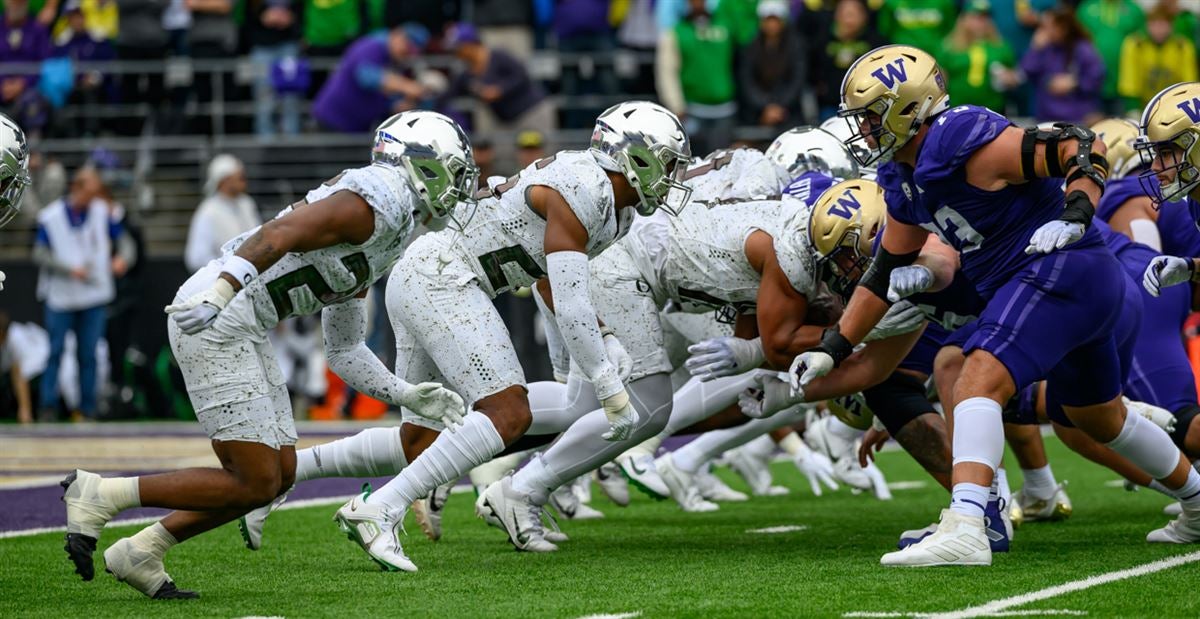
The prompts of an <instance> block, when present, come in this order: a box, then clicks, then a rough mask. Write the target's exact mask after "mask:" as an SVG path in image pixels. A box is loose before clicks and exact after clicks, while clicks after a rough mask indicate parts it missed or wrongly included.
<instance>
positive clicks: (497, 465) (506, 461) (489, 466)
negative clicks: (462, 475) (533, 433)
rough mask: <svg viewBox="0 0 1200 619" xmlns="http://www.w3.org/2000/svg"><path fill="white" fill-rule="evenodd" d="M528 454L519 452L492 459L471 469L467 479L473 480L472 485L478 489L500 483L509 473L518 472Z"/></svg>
mask: <svg viewBox="0 0 1200 619" xmlns="http://www.w3.org/2000/svg"><path fill="white" fill-rule="evenodd" d="M526 453H528V452H524V451H521V452H517V453H512V454H508V455H507V456H500V457H499V458H492V459H491V460H489V461H487V462H484V463H483V464H480V465H479V466H477V467H475V468H473V469H471V472H470V473H468V474H467V477H469V478H471V485H472V486H475V487H476V488H487V487H488V486H490V485H492V484H494V483H496V482H498V481H500V479H501V478H502V477H504V476H505V475H506V474H507V473H508V472H509V471H513V470H516V468H517V467H518V466H520V464H521V458H523V457H524V456H525V454H526Z"/></svg>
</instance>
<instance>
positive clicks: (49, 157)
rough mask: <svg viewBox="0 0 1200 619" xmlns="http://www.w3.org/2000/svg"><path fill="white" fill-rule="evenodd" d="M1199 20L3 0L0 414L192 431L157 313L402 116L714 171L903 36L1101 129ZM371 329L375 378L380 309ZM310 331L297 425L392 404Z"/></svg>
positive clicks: (675, 7) (1165, 3)
mask: <svg viewBox="0 0 1200 619" xmlns="http://www.w3.org/2000/svg"><path fill="white" fill-rule="evenodd" d="M1198 13H1200V0H1083V1H1082V2H1079V3H1075V2H1061V3H1056V2H1055V0H965V1H963V2H960V1H959V0H119V1H118V0H4V1H3V15H2V17H0V110H2V111H3V112H4V113H6V114H8V115H9V116H11V117H12V118H14V119H15V120H16V121H17V122H18V123H20V124H21V126H22V127H24V128H25V131H26V133H27V134H28V136H29V139H30V147H31V153H32V158H31V172H32V175H33V178H34V186H33V187H32V188H31V189H30V190H29V191H28V192H27V193H26V196H25V203H24V205H23V207H22V217H21V218H20V219H18V220H17V221H15V222H13V223H12V224H10V225H9V226H8V228H6V229H4V230H0V268H2V269H3V270H4V271H5V272H6V273H8V274H9V280H8V282H7V283H6V285H5V290H4V291H3V292H0V420H16V421H21V422H36V421H53V420H66V419H73V420H84V419H108V418H112V419H121V418H144V417H165V418H188V417H189V416H190V415H191V411H190V407H189V405H188V403H187V397H186V394H185V392H184V391H183V388H182V383H181V382H180V380H179V377H178V374H177V372H175V371H174V369H173V365H172V360H171V358H170V353H169V350H168V349H167V347H166V341H165V328H164V324H165V323H164V320H165V318H164V316H163V314H162V313H161V307H162V306H163V305H165V304H166V303H167V302H169V301H170V299H171V297H172V296H173V294H174V291H175V289H176V288H177V287H178V285H179V284H180V283H181V282H182V281H183V280H184V279H185V278H186V276H187V274H188V273H190V272H193V271H195V270H196V269H198V268H200V267H201V266H202V265H204V264H205V263H206V262H207V261H208V260H210V259H212V258H213V257H215V256H217V255H219V253H220V247H221V245H222V244H223V243H224V242H225V241H227V240H229V239H230V238H232V237H233V236H236V235H237V234H239V233H241V232H242V231H244V230H247V229H249V228H252V227H253V226H255V225H257V224H258V223H260V222H261V221H262V220H263V219H264V218H269V217H271V216H273V215H274V214H275V213H276V212H278V210H279V209H281V208H282V207H283V206H286V205H287V204H290V203H292V202H295V201H296V200H298V199H300V198H302V197H303V195H304V193H305V192H306V191H307V190H308V189H310V188H312V187H313V186H315V185H317V184H319V183H320V182H321V181H323V180H325V179H327V178H329V177H331V176H333V175H335V174H337V173H338V172H339V171H340V170H341V169H343V168H346V167H354V166H358V165H362V164H363V163H364V162H365V161H366V160H367V152H368V149H369V147H370V138H369V134H370V131H371V129H373V128H374V127H375V126H376V125H377V124H378V123H379V122H380V121H382V120H383V119H385V118H386V117H387V116H389V115H391V114H393V113H395V112H398V111H402V110H407V109H414V108H424V109H435V110H438V111H440V112H443V113H446V114H449V115H451V116H452V117H454V118H455V119H456V120H458V121H459V122H460V123H462V124H463V126H464V128H466V129H467V130H468V132H469V133H470V135H471V137H472V141H473V144H474V146H475V149H476V158H477V161H478V163H479V165H480V167H481V168H482V171H483V173H484V175H497V174H498V175H509V174H512V173H515V172H516V171H517V170H519V169H520V168H521V167H523V166H524V165H526V164H528V163H529V162H531V161H533V160H535V159H537V158H539V157H541V156H543V155H544V154H546V153H548V152H553V151H554V150H558V149H561V148H579V147H583V146H585V145H586V143H587V139H588V137H589V135H590V128H591V125H592V122H593V120H594V119H595V117H596V115H597V114H598V113H599V112H600V111H602V110H603V109H605V108H606V107H608V106H609V105H612V104H613V103H616V102H618V101H622V100H627V99H652V100H657V101H659V102H661V103H663V104H664V105H666V106H667V107H668V108H670V109H671V110H672V111H674V112H675V113H677V114H678V115H679V116H680V118H681V119H683V120H684V123H685V126H686V127H687V129H688V131H689V133H690V135H691V137H692V140H693V151H694V153H695V154H696V155H698V156H703V155H705V154H707V153H709V152H711V151H713V150H715V149H718V148H725V147H729V146H734V145H752V146H765V145H766V144H767V143H769V142H770V141H771V140H772V139H773V138H774V137H775V136H776V135H777V134H779V133H781V132H782V131H784V130H786V129H788V128H790V127H793V126H796V125H800V124H817V123H819V122H820V121H822V120H824V119H826V118H828V117H830V116H833V115H834V114H835V113H836V109H837V103H838V93H839V86H840V83H841V80H842V76H843V75H844V74H845V71H846V69H847V68H848V67H849V65H850V63H852V62H853V61H854V60H855V59H856V58H857V57H858V56H859V55H861V54H862V53H864V52H866V51H868V50H869V49H871V48H873V47H876V46H878V45H882V44H885V43H904V44H910V45H915V46H917V47H920V48H922V49H925V50H926V51H928V52H930V53H932V54H933V55H934V56H935V57H937V59H938V61H939V62H940V63H941V64H942V66H943V67H944V68H945V69H946V71H947V73H948V76H949V80H950V81H949V84H948V87H949V91H950V93H951V101H952V103H954V104H966V103H970V104H977V105H984V106H987V107H990V108H992V109H995V110H997V111H1002V112H1005V113H1007V114H1009V115H1010V116H1012V117H1014V118H1019V119H1021V120H1022V121H1023V122H1024V121H1028V122H1035V121H1036V122H1042V121H1071V122H1082V123H1088V124H1090V123H1092V122H1094V121H1096V120H1098V119H1100V118H1103V117H1105V116H1113V115H1137V114H1138V113H1140V109H1141V107H1142V105H1144V104H1145V102H1146V100H1147V99H1148V98H1149V97H1150V96H1152V95H1153V94H1154V93H1155V92H1157V91H1158V90H1160V89H1161V88H1163V87H1165V86H1167V85H1170V84H1173V83H1175V82H1179V81H1186V80H1196V79H1197V59H1196V44H1197V40H1198V38H1200V29H1198V28H1200V26H1198V20H1197V14H1198ZM63 211H65V212H66V214H67V217H66V218H65V219H63V218H61V217H58V218H55V217H52V215H53V214H55V213H58V214H61V213H62V212H63ZM60 220H61V221H65V222H67V225H66V226H65V228H63V230H66V231H67V232H64V231H63V230H57V229H56V228H54V227H52V226H51V225H50V223H49V222H58V221H60ZM56 225H57V224H56ZM89 226H97V227H99V228H97V229H100V228H102V229H103V230H104V234H101V235H100V236H102V237H103V238H105V239H107V244H106V245H105V246H104V248H103V249H102V250H100V253H102V254H103V255H104V257H105V258H104V260H102V261H99V262H98V263H97V262H96V261H93V262H92V263H89V266H88V267H87V268H79V267H77V266H75V267H72V266H68V265H77V264H78V263H79V261H78V260H77V256H75V255H74V254H73V252H76V251H77V250H76V248H75V247H73V244H72V243H71V242H70V241H69V240H70V238H71V237H70V235H69V234H68V233H69V232H70V231H71V230H83V229H85V228H88V227H89ZM59 227H61V226H59ZM64 289H66V290H72V291H73V292H72V294H69V295H65V296H64V295H62V294H59V293H58V292H56V291H61V290H64ZM377 289H378V290H377V291H376V295H374V297H375V299H376V301H377V302H376V304H375V305H376V306H377V307H378V308H380V309H381V308H382V303H381V302H379V301H380V299H381V298H382V297H381V294H382V284H380V285H379V286H377ZM80 290H83V291H85V293H83V294H79V291H80ZM65 298H70V299H71V301H70V302H64V301H63V299H65ZM79 299H86V300H87V302H86V303H83V305H85V306H84V307H80V306H79V305H80V303H81V302H80V301H79ZM497 304H498V305H499V306H500V307H501V311H502V313H503V314H504V315H505V317H506V320H507V321H508V323H509V326H510V330H511V331H512V335H513V338H514V341H516V343H517V345H518V352H520V353H522V359H523V360H524V361H525V362H526V363H527V367H526V371H527V374H528V377H529V379H530V380H538V379H545V378H548V377H549V375H550V373H549V368H548V362H547V361H546V356H545V354H544V353H543V352H542V350H543V349H542V348H541V347H542V343H541V341H540V339H539V338H540V328H538V326H537V325H535V324H534V323H533V321H534V315H535V313H536V312H535V310H534V306H533V304H532V303H531V302H530V301H529V300H528V299H522V298H518V297H513V296H511V295H509V296H505V297H501V298H500V299H498V300H497ZM373 325H374V326H373V329H372V333H371V341H370V344H371V346H372V348H373V349H374V350H375V351H376V352H377V353H378V354H379V355H380V356H381V357H382V358H384V359H385V361H388V362H390V357H391V355H392V354H393V351H392V350H391V348H392V342H391V333H390V328H389V327H388V324H387V320H386V317H385V316H383V315H382V312H378V311H377V312H375V319H374V320H373ZM319 331H320V328H319V319H314V320H297V321H289V322H288V323H287V324H286V325H285V326H283V327H282V328H281V329H280V330H279V332H278V333H276V334H275V335H276V337H275V345H276V350H277V352H278V353H279V355H280V357H281V360H282V361H283V367H284V368H285V369H286V370H287V373H288V375H289V384H290V386H291V388H292V391H293V393H294V394H295V396H296V400H297V414H298V416H305V415H307V416H310V417H312V418H340V417H344V416H352V417H357V418H370V417H373V416H378V415H381V414H384V412H385V411H386V407H384V406H383V405H381V404H380V403H378V402H373V401H369V400H367V399H366V398H362V397H358V396H357V395H356V394H354V393H351V392H348V391H347V390H346V389H345V387H344V386H342V385H341V384H340V383H339V382H338V381H337V380H336V377H333V376H332V375H331V374H329V373H328V372H327V371H326V369H325V366H324V361H323V356H322V353H321V349H322V346H321V338H320V332H319Z"/></svg>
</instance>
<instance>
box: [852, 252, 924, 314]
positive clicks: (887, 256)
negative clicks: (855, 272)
mask: <svg viewBox="0 0 1200 619" xmlns="http://www.w3.org/2000/svg"><path fill="white" fill-rule="evenodd" d="M920 255H921V252H920V251H914V252H909V253H907V254H893V253H892V252H890V251H888V250H887V249H885V248H884V247H883V246H880V247H879V251H878V252H877V253H876V254H875V259H874V260H872V261H871V266H870V267H868V268H867V272H866V273H864V274H863V276H862V279H861V280H859V282H858V285H859V286H862V287H863V288H866V289H867V290H870V291H871V293H872V294H874V295H875V296H877V297H879V298H880V299H881V300H882V301H883V302H884V303H887V304H888V305H891V301H888V296H887V292H888V285H890V284H891V281H892V271H893V270H894V269H898V268H900V267H906V266H908V265H910V264H912V263H914V262H916V261H917V258H918V257H919V256H920Z"/></svg>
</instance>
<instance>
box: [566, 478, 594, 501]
mask: <svg viewBox="0 0 1200 619" xmlns="http://www.w3.org/2000/svg"><path fill="white" fill-rule="evenodd" d="M571 491H572V492H574V493H575V496H577V497H579V502H581V503H591V502H592V476H591V475H580V476H579V477H576V478H575V481H573V482H571Z"/></svg>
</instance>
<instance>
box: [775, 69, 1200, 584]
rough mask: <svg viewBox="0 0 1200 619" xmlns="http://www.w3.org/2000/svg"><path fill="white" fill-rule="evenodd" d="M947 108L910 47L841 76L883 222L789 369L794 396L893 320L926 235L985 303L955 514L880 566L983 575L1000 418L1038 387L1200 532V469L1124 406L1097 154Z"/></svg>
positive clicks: (960, 423)
mask: <svg viewBox="0 0 1200 619" xmlns="http://www.w3.org/2000/svg"><path fill="white" fill-rule="evenodd" d="M947 102H948V95H947V93H946V88H945V75H944V74H943V73H942V70H941V68H940V67H939V66H938V65H937V63H936V62H935V61H934V59H933V58H932V57H931V56H929V55H928V54H927V53H925V52H923V51H921V50H918V49H916V48H912V47H907V46H897V45H892V46H885V47H881V48H878V49H875V50H872V51H870V52H868V53H867V54H865V55H863V56H862V57H861V58H859V59H858V60H857V61H856V62H855V64H854V65H852V66H851V68H850V70H849V71H848V72H847V74H846V78H845V79H844V80H843V83H842V109H841V110H840V111H839V115H840V116H842V117H843V118H845V119H847V121H848V122H850V123H851V124H852V125H853V126H854V127H856V128H857V129H858V133H859V135H858V136H857V137H856V138H854V139H855V140H856V141H857V142H860V143H865V145H866V147H867V148H868V149H869V150H870V151H871V158H872V159H874V160H877V161H882V162H884V163H882V165H881V166H880V168H879V181H880V185H882V186H883V187H884V189H885V192H886V196H887V201H888V215H889V224H888V226H887V227H886V228H885V230H884V233H883V240H882V245H881V248H880V252H879V254H878V255H877V256H876V259H875V260H874V261H873V263H872V265H871V268H870V270H868V272H867V273H866V274H865V275H864V276H863V278H862V281H861V282H860V285H859V286H858V288H857V289H856V290H855V292H854V295H853V297H852V299H851V301H850V303H849V304H848V306H847V308H846V312H845V313H844V314H843V315H842V319H841V321H840V323H839V325H838V327H836V328H833V329H830V330H829V331H827V332H826V333H825V335H824V336H823V338H822V342H821V345H820V346H818V347H817V348H816V349H813V350H811V351H808V352H805V353H804V354H802V355H800V356H799V357H798V358H797V359H796V362H795V364H794V369H795V370H796V372H797V373H798V374H799V382H800V384H801V385H804V384H807V383H809V382H811V381H812V380H813V379H814V378H816V377H818V376H822V375H825V374H828V373H829V372H830V371H832V370H833V369H834V368H835V367H836V366H838V365H839V364H840V363H841V361H843V360H844V359H845V358H847V357H848V356H850V354H851V353H852V352H853V347H854V345H855V344H857V343H858V342H861V341H862V338H863V337H864V336H865V335H866V333H867V332H868V331H869V329H870V327H871V326H872V325H873V324H874V322H875V321H876V320H877V318H878V317H881V316H882V315H883V314H884V313H885V312H886V311H887V308H888V304H889V301H888V298H887V297H888V287H889V283H890V280H891V273H892V271H893V270H894V269H896V268H899V267H903V266H908V265H910V264H911V263H912V262H913V261H914V260H915V259H916V258H917V256H918V252H919V251H920V248H921V247H922V245H924V242H925V240H926V238H927V237H928V235H929V232H930V230H935V231H936V232H937V233H938V235H939V236H940V237H942V239H943V241H944V242H946V243H947V244H948V245H950V246H951V247H953V248H955V249H956V250H958V252H959V254H960V256H961V258H960V260H961V265H962V269H963V271H964V273H965V274H966V276H967V278H968V279H969V280H970V281H971V282H972V283H973V284H974V285H975V287H976V290H977V292H978V293H979V294H980V296H981V297H982V298H984V299H985V300H986V301H987V306H986V307H985V309H984V310H983V313H982V314H981V317H980V319H979V321H978V325H979V326H978V328H977V329H976V331H975V333H974V334H973V335H972V336H971V338H970V339H969V340H968V341H967V342H966V345H965V347H964V351H965V352H966V354H967V359H966V362H965V365H964V367H963V371H962V375H961V376H960V378H959V380H958V381H957V382H956V383H955V394H954V398H953V399H954V401H955V402H956V405H955V407H954V419H955V423H954V428H953V442H952V444H953V453H954V467H953V472H952V479H953V490H952V497H951V505H950V508H949V509H946V510H944V511H943V512H942V517H941V521H940V524H939V525H938V528H937V531H936V532H935V533H934V534H932V535H930V536H928V537H926V538H925V539H924V540H922V541H921V542H919V543H917V544H914V545H912V546H909V547H908V548H905V549H904V550H900V551H897V552H894V553H889V554H887V555H884V557H883V558H882V559H881V563H883V564H884V565H895V566H928V565H990V564H991V560H992V553H991V550H990V547H989V544H988V541H987V537H986V534H985V524H984V519H983V516H984V508H985V506H986V504H987V500H988V495H989V488H990V486H991V484H992V481H993V477H994V474H995V469H996V467H997V466H998V465H999V462H1000V459H1001V456H1002V455H1003V445H1004V439H1003V422H1002V419H1001V411H1002V407H1003V404H1004V403H1005V402H1007V401H1008V400H1009V399H1010V398H1011V397H1012V396H1013V395H1015V393H1016V392H1017V390H1018V389H1020V388H1023V387H1024V386H1026V385H1028V384H1031V383H1033V382H1035V381H1037V380H1039V379H1042V378H1049V379H1050V381H1049V384H1048V388H1049V389H1051V390H1054V392H1055V400H1056V401H1057V402H1060V403H1061V404H1062V405H1063V406H1064V410H1065V412H1066V415H1067V416H1068V417H1069V418H1070V419H1071V421H1073V422H1074V423H1075V424H1076V425H1078V426H1079V427H1080V428H1081V429H1082V430H1083V431H1084V432H1086V433H1088V434H1089V435H1091V436H1092V437H1093V438H1095V439H1096V440H1098V441H1100V442H1103V443H1106V444H1107V445H1108V446H1109V447H1111V448H1112V449H1113V450H1114V451H1116V452H1117V453H1120V454H1121V455H1123V456H1125V457H1126V458H1128V459H1129V460H1130V461H1131V462H1133V463H1134V464H1135V465H1137V466H1138V467H1139V468H1141V469H1143V470H1145V471H1146V472H1147V473H1149V474H1150V475H1151V476H1153V477H1154V478H1156V479H1159V480H1161V481H1162V483H1163V485H1164V486H1166V487H1167V488H1170V489H1171V490H1173V491H1175V492H1177V493H1178V494H1179V495H1180V497H1181V499H1182V500H1184V501H1185V510H1184V514H1183V515H1182V516H1180V518H1181V519H1184V520H1187V521H1189V522H1192V521H1194V522H1200V474H1198V473H1197V472H1196V471H1195V470H1194V469H1192V468H1191V466H1190V465H1189V464H1188V461H1187V459H1186V458H1185V457H1184V456H1183V454H1181V453H1179V450H1178V449H1177V448H1176V447H1175V445H1174V444H1173V443H1172V442H1171V439H1170V437H1169V436H1168V435H1167V434H1166V433H1165V432H1164V431H1163V430H1162V429H1161V428H1159V427H1157V426H1155V425H1153V424H1152V423H1150V422H1149V421H1147V420H1145V419H1144V418H1143V417H1141V416H1140V415H1130V414H1126V411H1125V407H1124V405H1123V404H1122V402H1121V397H1120V396H1121V369H1122V362H1121V358H1120V352H1121V351H1119V350H1118V343H1117V341H1116V338H1115V336H1114V334H1113V332H1112V331H1113V326H1114V325H1115V324H1116V322H1117V319H1118V318H1119V310H1120V308H1121V304H1122V303H1123V302H1124V296H1125V295H1124V290H1123V288H1124V286H1119V287H1118V286H1112V285H1111V283H1112V282H1116V281H1122V282H1123V279H1122V273H1121V267H1120V264H1119V263H1118V262H1117V260H1116V259H1115V258H1114V257H1113V255H1112V253H1111V252H1110V251H1109V250H1108V248H1107V247H1105V245H1104V243H1103V240H1102V239H1101V238H1100V234H1099V232H1097V231H1096V229H1095V227H1094V226H1091V225H1090V224H1091V220H1092V216H1093V215H1094V213H1095V205H1096V204H1097V203H1098V201H1099V197H1100V195H1101V193H1102V191H1103V186H1104V180H1105V177H1106V176H1107V168H1108V164H1107V161H1106V160H1105V159H1104V157H1103V153H1104V146H1103V143H1102V142H1101V143H1096V142H1095V134H1093V133H1091V132H1090V131H1088V130H1086V129H1084V128H1081V127H1076V126H1061V127H1058V128H1056V129H1054V130H1050V131H1043V130H1038V129H1033V130H1028V131H1023V130H1021V129H1019V128H1017V127H1015V126H1013V125H1012V124H1011V123H1010V122H1009V121H1008V120H1007V119H1005V118H1004V117H1003V116H1000V115H998V114H996V113H994V112H991V111H990V110H987V109H984V108H979V107H975V106H970V105H965V106H959V107H956V108H951V109H947ZM860 163H867V162H860ZM1064 178H1065V179H1066V183H1065V187H1064V183H1063V180H1062V179H1064ZM1064 192H1065V195H1064ZM1093 282H1103V283H1104V285H1094V284H1093ZM1014 308H1018V309H1014ZM1189 506H1194V507H1189ZM1169 534H1170V531H1168V530H1167V529H1162V530H1158V531H1155V532H1153V533H1152V534H1151V536H1150V539H1151V540H1152V541H1159V540H1161V541H1170V540H1168V539H1166V538H1168V537H1170V535H1169ZM1195 540H1200V535H1195V536H1190V535H1189V536H1186V537H1185V538H1183V539H1179V540H1178V541H1195Z"/></svg>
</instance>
